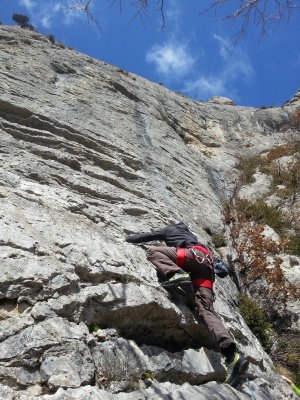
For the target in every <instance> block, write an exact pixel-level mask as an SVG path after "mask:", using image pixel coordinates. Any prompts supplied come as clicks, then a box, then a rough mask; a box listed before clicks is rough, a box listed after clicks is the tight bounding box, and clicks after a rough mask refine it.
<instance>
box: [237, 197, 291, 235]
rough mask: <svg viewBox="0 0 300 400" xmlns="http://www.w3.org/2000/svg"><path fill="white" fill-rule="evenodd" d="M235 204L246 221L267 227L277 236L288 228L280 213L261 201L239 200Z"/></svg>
mask: <svg viewBox="0 0 300 400" xmlns="http://www.w3.org/2000/svg"><path fill="white" fill-rule="evenodd" d="M236 204H237V208H238V210H239V211H240V212H243V213H244V214H245V217H246V218H247V219H248V220H251V221H254V222H256V223H258V224H262V225H269V226H270V227H271V228H272V229H274V231H275V232H276V233H278V235H283V234H284V231H285V230H286V229H287V228H288V222H287V220H286V218H285V217H284V215H283V213H282V211H281V210H280V209H279V208H276V207H274V206H269V205H268V204H267V203H266V202H265V201H264V200H263V199H256V200H255V201H254V202H253V203H251V202H250V201H249V200H245V199H240V200H238V201H237V203H236Z"/></svg>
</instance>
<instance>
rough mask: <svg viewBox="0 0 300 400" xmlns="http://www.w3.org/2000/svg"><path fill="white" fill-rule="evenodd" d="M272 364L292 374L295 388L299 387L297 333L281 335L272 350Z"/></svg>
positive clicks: (299, 337) (299, 344) (299, 341)
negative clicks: (276, 364)
mask: <svg viewBox="0 0 300 400" xmlns="http://www.w3.org/2000/svg"><path fill="white" fill-rule="evenodd" d="M271 358H272V360H273V362H275V363H278V364H280V365H283V366H284V367H285V368H287V369H288V370H290V371H291V372H292V373H293V379H292V380H293V381H294V383H295V385H296V386H299V385H300V370H299V360H300V336H299V332H295V333H286V334H284V335H282V336H281V337H280V338H279V339H278V341H277V343H276V346H275V350H272V353H271Z"/></svg>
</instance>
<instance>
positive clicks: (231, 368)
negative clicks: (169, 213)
mask: <svg viewBox="0 0 300 400" xmlns="http://www.w3.org/2000/svg"><path fill="white" fill-rule="evenodd" d="M153 240H159V241H165V243H166V246H150V247H148V248H147V259H148V260H149V261H150V262H151V263H152V264H153V265H154V267H155V268H156V270H157V271H158V272H159V273H160V274H161V275H162V276H163V277H164V279H165V280H164V281H163V282H162V283H161V285H162V286H163V287H164V288H166V289H167V288H168V287H169V286H174V285H178V284H180V285H191V283H192V285H193V288H194V295H195V304H196V309H195V310H196V312H197V313H198V314H199V316H200V317H201V319H202V320H203V322H204V324H205V325H206V327H207V328H208V330H209V331H210V333H211V334H212V335H213V337H214V339H215V341H216V343H217V344H218V347H219V350H220V352H221V353H222V354H223V356H224V357H225V360H226V366H227V375H226V379H225V382H226V383H228V384H230V385H231V386H236V385H237V384H238V383H239V380H240V377H241V375H242V374H244V373H245V372H246V370H247V368H248V365H249V362H248V360H247V359H246V358H245V357H244V356H243V355H241V354H239V353H237V348H236V344H235V342H234V341H233V338H232V337H231V335H230V334H229V332H228V331H227V329H226V328H225V326H224V324H223V323H222V320H221V319H220V317H219V316H218V314H217V313H216V312H215V310H214V308H213V301H214V293H213V281H214V271H213V268H212V263H211V259H212V258H211V253H210V251H209V250H208V249H207V247H206V246H205V245H203V244H202V243H200V242H199V240H198V239H197V237H196V236H195V235H194V234H193V233H192V232H191V231H190V230H189V228H188V226H187V225H186V224H184V223H183V222H179V223H177V224H173V225H168V226H166V227H164V228H162V229H158V230H155V231H153V232H146V233H137V234H134V235H130V236H127V237H126V239H125V241H126V242H128V243H134V244H137V243H143V242H150V241H153Z"/></svg>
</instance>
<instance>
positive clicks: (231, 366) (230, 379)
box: [225, 353, 249, 387]
mask: <svg viewBox="0 0 300 400" xmlns="http://www.w3.org/2000/svg"><path fill="white" fill-rule="evenodd" d="M248 365H249V361H248V360H247V359H246V358H245V357H244V356H241V355H240V354H238V353H235V355H234V359H233V361H232V362H230V363H228V364H227V375H226V379H225V383H228V384H229V385H231V386H233V387H234V386H237V384H238V383H239V380H240V378H241V375H242V374H244V373H245V372H246V371H247V368H248Z"/></svg>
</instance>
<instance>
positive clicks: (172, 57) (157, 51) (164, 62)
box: [146, 41, 196, 78]
mask: <svg viewBox="0 0 300 400" xmlns="http://www.w3.org/2000/svg"><path fill="white" fill-rule="evenodd" d="M146 60H147V62H148V63H153V64H154V65H155V68H156V71H157V72H158V73H159V74H162V75H165V76H169V77H170V75H173V77H174V78H177V77H179V76H182V75H184V74H186V73H187V72H189V71H190V70H191V68H192V67H193V65H194V63H195V61H196V59H195V58H194V57H192V56H191V55H190V54H189V51H188V48H187V45H186V44H183V43H178V42H176V41H169V42H166V43H163V44H162V45H155V46H153V47H152V48H151V49H150V50H149V51H148V52H147V55H146Z"/></svg>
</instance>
